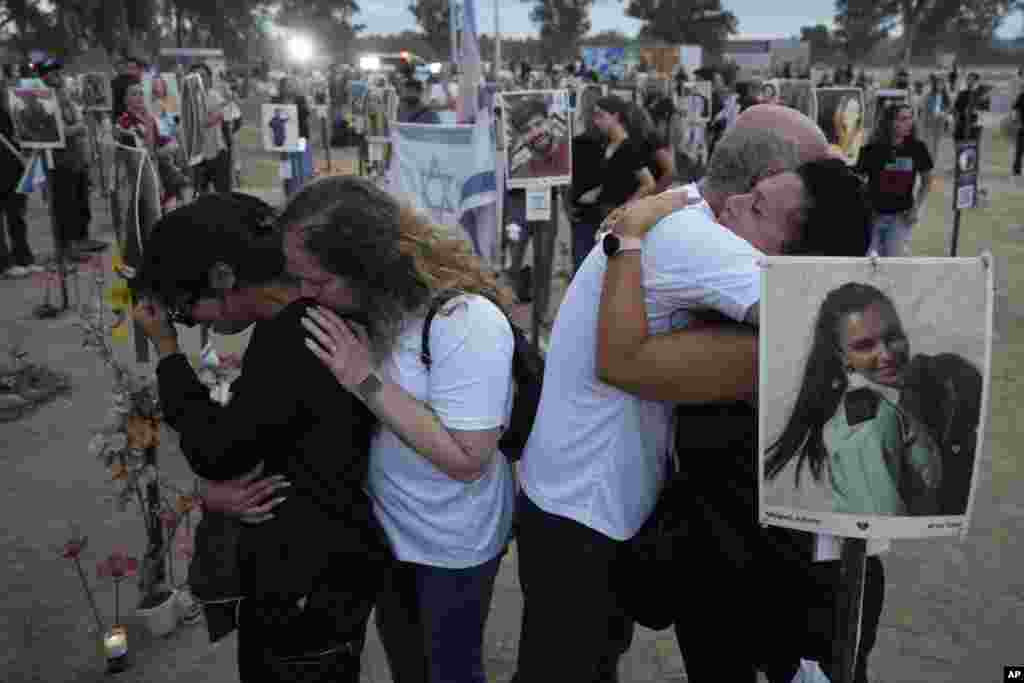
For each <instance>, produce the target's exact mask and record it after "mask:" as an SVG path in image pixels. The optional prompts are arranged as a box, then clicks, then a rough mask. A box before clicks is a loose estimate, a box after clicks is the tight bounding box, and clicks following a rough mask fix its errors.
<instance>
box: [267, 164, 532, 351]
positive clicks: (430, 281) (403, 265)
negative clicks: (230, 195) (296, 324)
mask: <svg viewBox="0 0 1024 683" xmlns="http://www.w3.org/2000/svg"><path fill="white" fill-rule="evenodd" d="M279 222H280V224H281V226H282V227H283V230H282V234H283V232H284V231H285V230H288V229H295V228H299V227H300V228H302V229H303V230H305V245H306V248H307V249H308V250H309V251H310V252H311V253H312V254H314V255H315V256H316V257H317V259H318V260H319V261H320V265H321V266H322V267H323V268H324V269H325V270H327V271H328V272H330V273H333V274H335V275H338V276H340V277H341V278H343V279H344V280H345V282H346V284H347V285H348V287H349V288H351V289H352V290H353V292H355V295H356V299H357V301H358V302H359V305H360V307H361V308H362V310H364V311H365V312H367V313H368V314H369V317H370V321H371V334H372V335H373V336H374V337H375V338H376V339H377V340H379V341H381V342H384V343H385V344H387V343H388V342H389V341H393V340H394V338H395V336H396V335H397V333H398V332H399V331H400V329H401V326H402V324H403V323H404V322H405V321H406V320H407V319H408V318H410V317H413V316H418V315H421V314H423V313H425V311H426V308H427V306H428V305H429V303H430V302H431V301H432V300H433V299H434V298H435V297H437V295H438V294H440V293H441V292H444V291H449V290H458V291H461V292H465V293H468V294H479V295H481V296H484V297H486V298H487V299H490V300H491V301H492V302H494V304H495V305H497V306H498V307H499V308H501V310H502V311H504V312H505V313H506V314H507V313H508V312H509V311H510V307H511V305H512V304H513V303H514V298H513V296H512V293H511V292H510V291H509V290H508V288H506V287H504V286H502V285H500V284H499V283H498V278H497V275H496V274H495V273H493V272H491V271H490V269H488V268H487V266H486V265H485V264H484V263H483V262H482V261H481V260H480V258H479V257H478V256H477V255H476V254H475V253H474V252H473V249H472V247H471V246H470V244H469V243H468V242H467V241H466V240H465V239H462V238H460V237H458V236H457V235H455V234H453V233H451V232H450V231H449V230H448V229H446V228H444V227H442V226H438V225H436V224H434V223H433V222H432V221H431V220H430V219H429V218H427V217H426V216H424V215H423V214H421V213H419V212H418V211H417V210H416V209H415V208H413V207H411V206H409V205H407V204H403V203H401V202H399V201H398V200H397V199H395V198H394V197H392V196H391V195H390V194H388V193H387V192H385V191H384V190H381V189H380V188H378V187H377V186H375V185H374V184H372V183H370V182H369V181H366V180H363V179H362V178H357V177H354V176H331V177H328V178H323V179H320V180H317V181H316V182H313V183H311V184H309V185H307V186H306V187H305V188H303V189H302V191H300V192H299V193H298V194H297V195H295V197H294V198H293V199H292V200H291V201H290V202H289V203H288V205H287V206H286V207H285V210H284V212H283V213H282V215H281V217H280V218H279Z"/></svg>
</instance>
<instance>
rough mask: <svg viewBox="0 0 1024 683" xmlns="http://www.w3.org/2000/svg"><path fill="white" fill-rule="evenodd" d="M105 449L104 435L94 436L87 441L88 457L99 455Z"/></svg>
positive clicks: (105, 437)
mask: <svg viewBox="0 0 1024 683" xmlns="http://www.w3.org/2000/svg"><path fill="white" fill-rule="evenodd" d="M106 448H107V436H106V435H105V434H94V435H93V437H92V438H91V439H89V455H100V454H101V453H103V451H105V450H106Z"/></svg>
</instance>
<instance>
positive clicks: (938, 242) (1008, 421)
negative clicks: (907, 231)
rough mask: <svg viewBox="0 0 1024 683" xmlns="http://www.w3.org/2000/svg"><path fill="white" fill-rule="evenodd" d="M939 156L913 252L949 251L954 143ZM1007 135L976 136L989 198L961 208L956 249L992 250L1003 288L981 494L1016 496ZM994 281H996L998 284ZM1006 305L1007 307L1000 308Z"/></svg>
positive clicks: (1012, 228) (1018, 331)
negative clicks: (988, 471) (987, 466)
mask: <svg viewBox="0 0 1024 683" xmlns="http://www.w3.org/2000/svg"><path fill="white" fill-rule="evenodd" d="M945 144H946V145H947V149H946V150H945V151H946V154H944V155H943V157H942V161H943V162H945V163H942V164H940V168H941V169H943V172H942V173H939V174H937V175H938V177H937V178H936V181H937V182H936V186H935V188H934V190H933V192H932V194H931V196H930V197H929V198H928V201H927V203H926V206H925V210H924V211H923V212H922V217H921V222H920V223H919V224H918V225H917V226H915V228H914V232H913V240H912V244H911V248H912V252H913V254H914V255H915V256H945V255H948V254H949V245H950V237H951V235H952V228H953V210H952V203H953V198H952V186H953V178H952V172H951V171H949V170H948V169H949V168H951V166H952V146H951V143H950V142H949V140H946V141H945ZM1012 149H1013V142H1012V141H1011V140H1009V139H1008V138H1006V137H1003V136H1002V135H999V133H998V131H997V130H995V131H994V130H991V129H986V130H985V131H984V135H983V138H982V144H981V153H982V174H981V185H982V187H986V188H988V192H989V206H987V207H985V208H978V209H969V210H966V211H963V212H962V213H961V218H960V239H959V244H958V249H957V254H958V255H959V256H976V255H978V254H979V253H981V252H982V251H984V250H986V249H987V250H989V251H991V252H992V253H993V255H994V256H995V257H996V265H997V268H998V269H997V271H996V282H997V283H1000V282H1001V283H1002V286H1003V287H1005V289H1006V296H1005V297H1003V298H998V297H997V300H996V307H997V309H996V320H997V323H996V329H997V331H998V330H999V321H1000V318H1001V317H1002V316H1004V315H1005V316H1006V318H1007V320H1006V321H1005V324H1004V326H1003V330H1002V332H1003V333H1002V335H1001V336H1000V339H999V340H998V342H996V343H995V344H993V348H992V373H991V391H990V400H989V419H988V426H987V439H986V443H985V451H986V452H985V458H986V459H987V460H988V462H989V463H991V468H992V478H991V480H990V481H991V487H990V488H988V490H984V489H982V490H981V491H979V495H980V496H983V497H985V498H990V499H995V500H1015V499H1017V498H1019V491H1020V488H1021V485H1022V484H1024V467H1022V466H1021V462H1020V459H1019V458H1017V457H1016V452H1015V449H1014V447H1015V441H1016V437H1017V433H1018V431H1019V427H1018V426H1017V406H1018V405H1020V404H1021V403H1022V402H1024V384H1022V383H1021V381H1020V378H1019V372H1018V370H1017V368H1019V367H1024V317H1021V315H1020V313H1019V312H1018V311H1020V312H1024V306H1020V305H1019V304H1018V305H1016V306H1015V305H1014V302H1020V301H1021V297H1024V283H1022V282H1021V280H1020V278H1018V277H1017V273H1021V272H1024V232H1020V231H1018V230H1017V229H1016V227H1017V226H1020V225H1021V224H1024V191H1022V188H1021V186H1017V185H1015V184H1014V182H1013V179H1012V178H1011V176H1010V161H1011V158H1010V154H1011V152H1012ZM998 287H999V284H997V288H998ZM1004 309H1005V310H1004Z"/></svg>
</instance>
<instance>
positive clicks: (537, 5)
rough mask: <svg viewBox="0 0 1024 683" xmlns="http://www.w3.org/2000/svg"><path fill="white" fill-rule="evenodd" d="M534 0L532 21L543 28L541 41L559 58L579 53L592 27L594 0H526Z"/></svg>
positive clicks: (524, 0)
mask: <svg viewBox="0 0 1024 683" xmlns="http://www.w3.org/2000/svg"><path fill="white" fill-rule="evenodd" d="M522 1H523V2H532V3H533V8H532V9H531V10H530V21H532V22H533V23H534V24H536V25H537V26H538V27H539V28H540V39H541V42H542V43H543V44H544V45H545V46H547V47H548V54H549V55H550V56H551V57H554V58H556V59H561V58H564V57H569V56H572V55H575V54H576V48H577V46H578V45H579V41H580V39H581V38H582V37H583V36H584V35H586V33H587V32H588V31H589V30H590V7H591V5H593V4H594V0H522Z"/></svg>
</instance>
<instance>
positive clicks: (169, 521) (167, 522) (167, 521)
mask: <svg viewBox="0 0 1024 683" xmlns="http://www.w3.org/2000/svg"><path fill="white" fill-rule="evenodd" d="M160 522H161V523H162V524H163V525H164V528H165V529H167V530H168V531H172V530H173V529H174V528H175V527H176V526H178V515H176V514H174V511H173V510H164V511H163V512H161V513H160Z"/></svg>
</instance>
